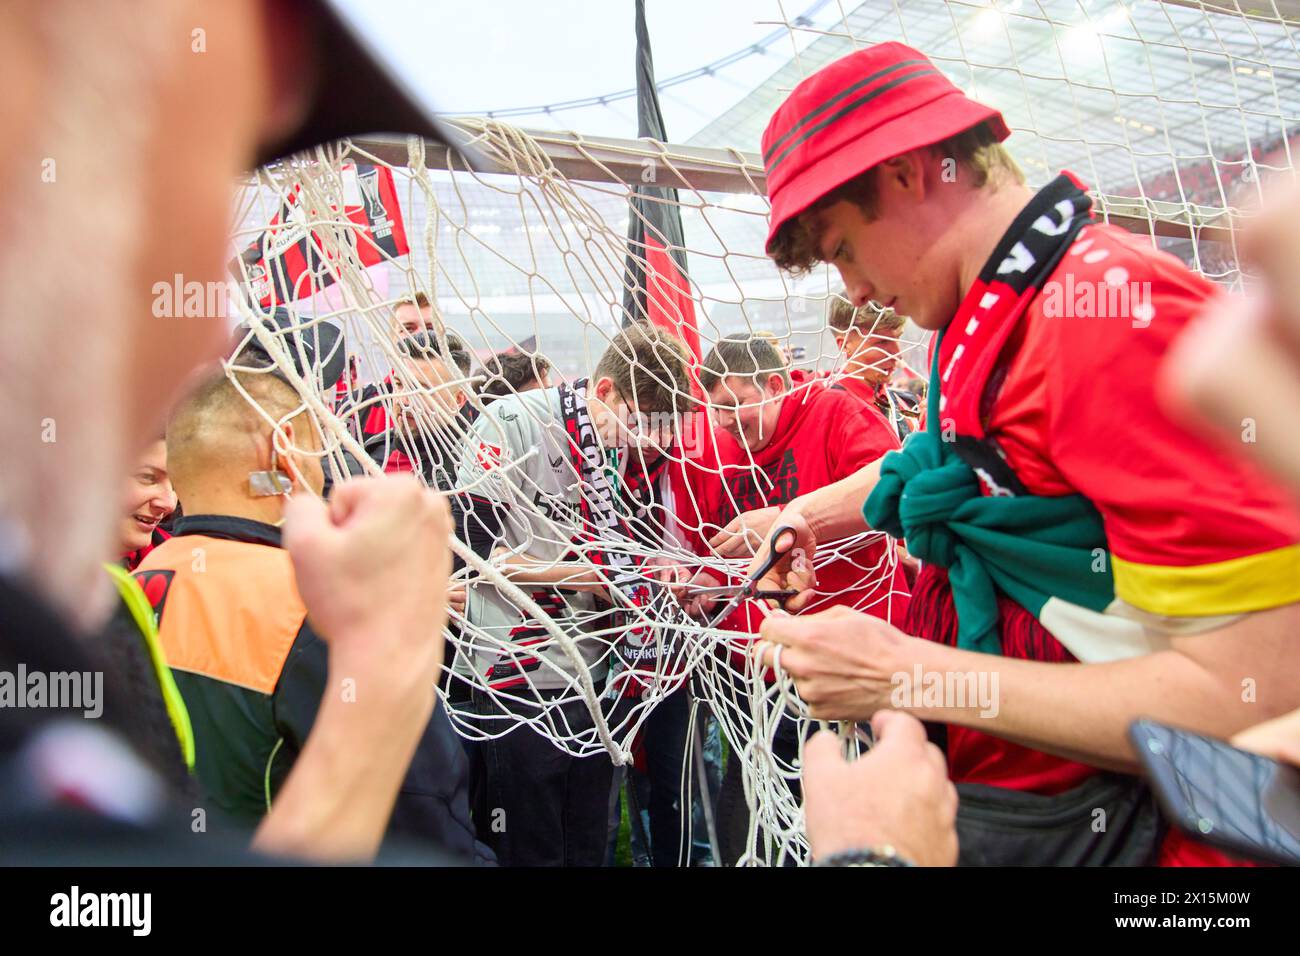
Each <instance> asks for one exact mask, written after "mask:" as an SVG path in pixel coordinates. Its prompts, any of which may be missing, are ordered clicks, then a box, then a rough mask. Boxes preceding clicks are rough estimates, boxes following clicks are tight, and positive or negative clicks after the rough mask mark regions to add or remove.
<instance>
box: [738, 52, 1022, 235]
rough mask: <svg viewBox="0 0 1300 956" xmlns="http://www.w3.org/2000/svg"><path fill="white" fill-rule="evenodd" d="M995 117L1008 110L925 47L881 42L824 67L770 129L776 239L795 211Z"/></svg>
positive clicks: (998, 121)
mask: <svg viewBox="0 0 1300 956" xmlns="http://www.w3.org/2000/svg"><path fill="white" fill-rule="evenodd" d="M986 121H987V122H989V123H990V125H991V126H992V128H993V131H994V133H995V134H996V135H997V137H998V139H999V140H1004V139H1006V138H1007V137H1008V136H1010V135H1011V131H1010V130H1009V129H1007V124H1006V122H1005V121H1004V120H1003V119H1002V114H1001V113H999V112H998V111H997V110H995V109H993V108H992V107H989V106H985V105H983V104H982V103H976V102H975V101H974V100H972V99H970V98H969V97H967V96H966V94H965V93H963V92H962V91H961V90H959V89H958V88H957V87H956V86H954V85H953V84H952V83H951V82H950V81H949V80H948V78H947V77H946V76H944V75H943V74H942V73H940V72H939V70H938V69H937V68H936V67H935V65H934V64H933V63H931V62H930V60H929V59H928V58H927V57H926V56H925V54H923V53H921V52H920V51H919V50H915V49H913V48H912V47H910V46H907V45H905V44H902V43H878V44H876V45H875V46H872V47H868V48H867V49H865V50H859V51H858V52H856V53H850V54H849V55H848V56H846V57H841V58H840V59H838V60H836V61H835V62H834V63H831V64H829V65H828V66H824V67H822V68H821V69H820V70H818V71H817V72H816V73H814V74H813V75H812V76H810V77H808V79H806V80H804V81H803V82H802V83H800V84H799V85H798V86H796V87H795V88H794V92H792V93H791V94H790V95H789V96H788V97H786V101H785V102H784V103H782V104H781V106H780V108H779V109H778V110H777V111H776V113H775V114H774V115H773V116H772V119H771V121H770V122H769V123H768V124H767V129H766V130H764V132H763V165H764V166H765V167H766V169H767V195H768V197H769V199H770V200H771V203H772V217H771V226H770V228H769V231H768V234H767V244H768V245H769V246H770V245H771V244H772V239H773V237H775V236H776V233H777V230H778V229H780V228H781V226H782V224H783V223H785V221H786V220H788V219H790V218H792V217H793V216H797V215H798V214H799V213H801V212H803V211H804V210H805V209H807V208H808V207H809V206H811V205H812V204H813V203H815V202H816V201H817V200H818V199H821V197H822V196H825V195H826V194H827V193H828V192H830V191H831V190H832V189H835V188H836V187H837V186H841V185H843V184H844V183H846V182H848V181H849V180H850V179H852V178H853V177H854V176H857V175H858V174H859V173H863V172H866V171H867V170H868V169H870V168H871V167H872V166H875V165H877V164H879V163H882V162H884V161H885V160H887V159H891V158H893V157H894V156H898V155H900V154H902V153H906V152H907V151H908V150H912V149H919V148H920V147H922V146H929V145H931V144H933V143H937V142H939V141H940V140H943V139H947V138H948V137H949V136H954V135H956V134H957V133H960V132H962V131H963V130H968V129H970V128H971V127H972V126H977V125H979V124H980V123H983V122H986Z"/></svg>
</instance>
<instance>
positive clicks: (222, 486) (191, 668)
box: [135, 356, 488, 859]
mask: <svg viewBox="0 0 1300 956" xmlns="http://www.w3.org/2000/svg"><path fill="white" fill-rule="evenodd" d="M255 360H256V359H253V361H255ZM249 361H250V360H249V359H246V358H245V357H243V356H241V357H239V358H237V359H236V360H235V362H234V363H233V367H234V369H235V371H232V373H231V374H233V375H234V376H235V377H236V378H237V379H238V386H239V387H236V383H235V382H234V381H232V380H231V378H230V377H229V376H228V375H227V374H224V373H220V372H219V373H217V374H216V375H214V376H213V377H211V378H209V379H207V380H206V381H204V382H203V383H201V384H200V385H199V387H198V388H197V389H196V390H195V391H194V393H193V394H192V395H191V396H189V397H188V398H187V399H185V400H184V401H183V402H182V403H181V404H180V406H179V407H178V408H177V410H176V411H175V413H174V414H173V416H172V419H171V421H170V423H169V424H168V427H167V452H168V460H169V463H170V465H171V469H172V480H173V482H174V484H175V486H176V493H177V496H178V497H179V498H180V499H181V501H182V502H183V508H184V511H185V517H183V518H182V519H181V520H180V521H179V522H177V525H176V529H175V531H176V534H175V537H173V538H172V539H170V540H169V541H167V542H165V543H164V544H163V545H161V546H159V547H158V548H155V549H154V550H153V551H152V552H150V554H149V555H148V557H146V558H145V560H144V561H143V562H141V564H140V566H139V567H138V568H137V569H136V572H135V573H136V577H137V579H138V580H139V582H140V584H141V586H142V587H143V588H144V590H145V593H146V594H147V595H148V596H149V598H150V600H151V602H152V604H153V607H154V610H155V613H156V615H157V619H158V629H159V638H160V641H161V644H162V647H163V649H164V652H165V654H166V658H167V661H168V664H169V665H170V666H171V669H172V672H173V674H174V675H175V680H176V684H177V687H178V688H179V689H180V692H181V695H182V696H183V697H184V699H185V702H186V706H187V708H188V710H189V716H190V721H191V724H192V726H193V730H194V742H195V748H194V750H195V773H196V774H197V776H198V778H199V781H200V783H201V784H202V786H203V788H204V790H205V791H206V793H207V795H208V796H209V797H210V799H211V800H212V801H213V803H214V804H215V805H216V806H217V807H219V808H220V810H221V811H222V812H223V813H224V814H226V815H227V816H229V817H231V818H233V819H234V820H236V821H239V822H243V823H245V824H248V825H255V824H256V823H257V822H258V821H260V820H261V818H262V817H263V816H264V815H265V813H266V811H267V807H268V806H269V805H270V804H271V803H272V802H273V801H274V799H275V795H276V793H277V792H278V791H279V789H280V787H281V786H282V784H283V782H284V780H285V778H286V777H287V776H288V774H289V772H290V770H291V769H292V767H293V765H294V763H295V761H296V760H297V759H298V756H299V754H300V753H301V752H302V750H303V748H304V746H305V745H306V741H307V737H308V735H309V733H310V732H311V728H312V725H313V723H314V721H315V719H316V713H317V710H318V709H319V707H320V703H321V698H322V696H324V695H325V694H326V689H327V672H328V663H329V660H328V658H329V655H328V649H327V645H326V644H325V642H324V641H323V640H321V638H320V637H319V636H318V635H317V633H316V631H315V629H314V627H313V624H312V621H311V619H310V613H309V611H308V609H307V607H306V605H304V603H303V601H302V598H301V596H300V595H299V592H298V586H297V582H296V579H295V575H294V568H293V563H292V561H291V560H290V557H289V554H288V552H286V551H285V550H284V548H283V546H282V540H281V532H280V525H281V523H282V522H283V519H284V506H285V502H286V501H287V500H289V497H290V496H291V495H293V494H295V493H302V494H312V495H319V494H321V491H322V489H323V486H324V483H325V476H324V473H323V470H322V468H321V457H320V452H321V442H320V438H319V435H318V433H317V429H316V427H315V425H314V423H313V421H312V418H311V414H310V413H309V412H308V411H307V410H306V408H305V407H304V405H303V403H302V401H301V400H300V399H299V397H298V394H297V392H295V391H294V389H293V388H292V387H290V385H289V384H288V383H287V382H285V381H283V380H282V379H281V378H280V377H279V375H278V374H277V372H276V370H275V369H274V367H267V368H265V369H264V370H259V371H255V372H242V371H238V369H242V368H244V367H247V365H248V362H249ZM241 389H242V394H241ZM332 692H333V693H339V694H342V695H343V697H344V699H345V700H346V699H348V698H349V697H355V694H356V689H355V688H354V687H352V686H351V685H349V684H347V682H346V681H345V682H344V686H343V687H341V688H334V689H333V690H332ZM467 789H468V767H467V762H466V758H465V754H464V752H463V750H462V749H461V747H460V745H459V742H458V741H457V738H456V735H455V733H454V731H453V730H452V728H451V723H450V721H449V720H448V718H447V715H446V713H445V711H443V710H442V708H441V707H440V706H438V705H435V710H434V715H433V718H432V720H430V721H429V723H428V726H427V727H426V729H425V732H424V735H423V737H422V738H421V741H420V743H419V746H418V747H417V749H416V752H415V756H414V758H413V759H412V762H411V765H410V768H409V770H408V771H407V775H406V782H405V784H404V785H403V787H402V790H401V792H400V793H399V794H398V797H397V803H396V806H395V807H394V810H393V818H392V821H391V823H390V824H389V832H390V833H399V834H402V835H404V836H406V837H408V838H409V837H416V838H423V839H426V840H430V841H432V842H434V843H436V844H437V845H438V846H441V847H443V848H445V849H448V850H452V851H455V852H457V853H458V854H460V855H461V856H462V857H464V858H465V859H470V858H472V857H474V856H475V852H476V846H475V841H474V835H473V829H472V827H471V824H470V820H469V803H468V796H467ZM479 856H480V857H482V858H484V859H486V858H487V856H488V855H487V853H486V852H485V851H484V852H480V853H479Z"/></svg>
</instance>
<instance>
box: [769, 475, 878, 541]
mask: <svg viewBox="0 0 1300 956" xmlns="http://www.w3.org/2000/svg"><path fill="white" fill-rule="evenodd" d="M879 480H880V461H879V459H877V460H876V461H873V462H872V463H871V464H869V465H866V466H864V467H862V468H859V469H858V470H857V471H855V472H854V473H853V474H851V475H849V476H848V477H847V478H841V479H840V480H839V481H836V482H832V483H831V484H829V485H823V486H822V487H821V488H818V489H816V490H815V491H810V492H809V493H808V494H806V495H800V496H799V497H798V498H796V499H795V500H794V501H793V502H791V504H790V507H792V508H797V509H798V510H799V513H800V514H802V515H803V517H804V520H805V521H807V522H808V526H809V527H810V528H811V529H812V531H813V534H815V535H816V536H817V540H818V541H834V540H836V539H838V538H847V537H848V536H849V535H853V534H857V533H859V532H862V531H866V530H868V526H867V521H866V519H865V518H863V517H862V506H863V505H864V504H866V501H867V497H868V496H869V495H870V494H871V492H872V490H873V489H874V488H875V487H876V482H877V481H879Z"/></svg>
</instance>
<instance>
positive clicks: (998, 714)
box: [904, 638, 1300, 771]
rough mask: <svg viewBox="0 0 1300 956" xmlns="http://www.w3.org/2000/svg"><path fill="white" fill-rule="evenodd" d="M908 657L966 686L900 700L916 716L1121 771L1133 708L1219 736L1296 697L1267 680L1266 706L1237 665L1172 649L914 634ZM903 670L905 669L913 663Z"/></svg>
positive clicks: (1126, 761) (1127, 758) (1127, 759)
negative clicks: (1019, 644)
mask: <svg viewBox="0 0 1300 956" xmlns="http://www.w3.org/2000/svg"><path fill="white" fill-rule="evenodd" d="M1189 640H1197V639H1195V638H1192V639H1189ZM913 657H914V661H915V662H919V663H920V664H921V668H922V672H923V674H928V673H936V674H947V673H949V672H952V673H954V674H957V675H960V678H961V679H960V680H954V681H951V682H949V681H945V687H947V686H950V685H951V686H961V687H962V688H965V689H967V691H968V692H967V695H966V699H965V700H964V701H963V700H961V699H954V698H953V697H949V696H948V695H945V697H946V699H945V700H944V703H945V704H948V705H952V704H956V703H964V704H966V706H961V707H958V706H942V707H934V706H916V707H913V706H908V707H905V708H904V709H907V710H909V711H911V712H912V713H914V714H915V715H916V716H918V717H920V718H922V719H923V720H936V721H943V722H946V723H951V724H956V725H958V726H962V727H968V728H971V729H974V730H981V731H985V732H987V733H992V734H995V735H997V736H999V737H1003V738H1006V739H1008V740H1012V741H1014V742H1016V743H1021V744H1024V745H1026V746H1029V747H1033V748H1035V749H1037V750H1043V751H1047V752H1049V753H1053V754H1056V755H1058V756H1061V757H1065V758H1068V759H1074V760H1080V761H1082V762H1085V763H1090V764H1094V765H1097V766H1102V767H1108V768H1111V769H1116V770H1124V771H1134V770H1136V767H1137V765H1136V761H1135V759H1134V756H1133V752H1132V749H1131V747H1130V746H1129V743H1128V737H1127V732H1128V727H1129V725H1130V724H1131V723H1132V722H1133V720H1135V719H1136V718H1138V717H1150V718H1153V719H1155V720H1159V721H1162V722H1165V723H1171V724H1177V725H1179V726H1183V727H1187V728H1189V729H1192V730H1196V731H1199V732H1201V733H1205V734H1207V735H1211V736H1219V737H1228V736H1231V735H1232V734H1234V733H1236V732H1237V731H1239V730H1241V729H1242V728H1244V727H1247V726H1250V725H1251V724H1252V723H1255V722H1257V721H1259V720H1262V719H1265V718H1266V717H1268V716H1271V715H1272V714H1273V713H1278V712H1283V711H1284V710H1285V709H1286V708H1287V707H1289V706H1294V705H1295V704H1296V703H1300V701H1297V700H1296V697H1297V694H1296V693H1295V691H1294V690H1293V689H1288V688H1286V687H1284V686H1283V682H1278V684H1277V685H1276V686H1271V687H1270V688H1269V693H1268V696H1269V697H1270V698H1271V699H1272V706H1270V707H1268V708H1262V707H1260V706H1259V705H1258V704H1255V703H1250V702H1247V701H1244V700H1243V694H1242V685H1241V680H1242V675H1241V674H1239V673H1237V669H1225V668H1218V667H1214V668H1211V667H1207V666H1205V662H1204V661H1200V660H1197V659H1196V658H1195V657H1193V656H1189V655H1188V654H1187V653H1183V652H1182V651H1180V650H1177V649H1173V650H1165V651H1158V652H1156V653H1152V654H1147V655H1144V656H1142V657H1135V658H1129V659H1127V660H1121V661H1113V662H1108V663H1104V664H1051V663H1044V662H1041V661H1027V660H1017V659H1011V658H1005V657H989V656H988V655H985V654H976V653H973V652H968V651H960V650H957V649H955V648H951V647H948V646H945V645H939V644H935V643H933V642H930V641H918V643H917V644H916V645H915V653H914V655H913ZM904 672H905V673H908V674H909V678H913V677H914V672H912V671H907V670H906V669H905V670H904ZM968 675H969V676H968ZM970 688H975V689H976V690H977V691H978V690H979V689H981V688H983V689H985V690H987V692H988V693H987V694H982V693H976V694H975V698H976V699H975V700H974V701H971V699H970V694H969V689H970ZM981 697H984V700H982V701H981V700H980V698H981ZM917 698H919V702H920V703H922V704H923V703H924V702H925V701H924V696H923V695H917V697H914V698H913V701H914V702H917Z"/></svg>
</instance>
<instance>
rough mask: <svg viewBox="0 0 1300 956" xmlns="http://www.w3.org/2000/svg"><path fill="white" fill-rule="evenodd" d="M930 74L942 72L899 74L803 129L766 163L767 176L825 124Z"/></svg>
mask: <svg viewBox="0 0 1300 956" xmlns="http://www.w3.org/2000/svg"><path fill="white" fill-rule="evenodd" d="M931 75H934V76H942V74H941V73H939V71H938V70H936V69H934V68H933V67H926V68H922V69H920V70H918V71H917V72H916V73H912V74H911V75H909V76H900V77H899V78H898V79H896V80H893V81H891V82H889V83H886V84H885V85H884V86H881V87H877V88H876V89H874V90H872V91H871V92H870V93H868V94H867V95H866V96H863V97H861V98H860V99H857V100H854V101H853V102H852V103H849V104H848V105H847V106H845V107H844V108H843V109H841V110H838V111H837V112H835V113H832V114H831V115H830V116H828V117H826V119H824V120H822V121H821V122H820V123H818V124H817V125H816V126H813V127H810V128H809V129H807V130H805V131H804V132H803V134H802V135H801V136H800V137H799V138H798V139H796V140H794V141H793V142H791V143H790V144H788V145H787V146H786V147H785V149H783V150H781V153H780V155H779V156H776V157H774V158H773V159H772V161H771V162H770V163H768V165H767V174H768V176H771V175H772V173H773V172H775V171H776V167H778V166H780V165H781V163H782V162H784V161H785V159H786V158H787V157H788V156H789V155H790V153H791V152H792V151H793V150H794V149H795V147H797V146H799V145H801V144H802V143H804V142H806V141H807V140H808V139H810V138H811V137H812V136H813V134H815V133H818V132H820V131H821V130H823V129H825V128H826V127H827V126H831V125H833V124H835V123H837V122H838V121H839V120H841V119H843V118H844V117H845V116H847V115H848V114H849V113H852V112H853V111H854V110H856V109H857V108H858V107H859V106H865V105H866V104H867V103H870V102H871V101H872V100H874V99H875V98H876V97H878V96H880V95H881V94H883V93H888V92H889V91H890V90H892V89H893V88H894V87H896V86H902V85H903V84H904V83H906V82H908V81H909V80H916V79H920V78H921V77H923V76H931Z"/></svg>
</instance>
